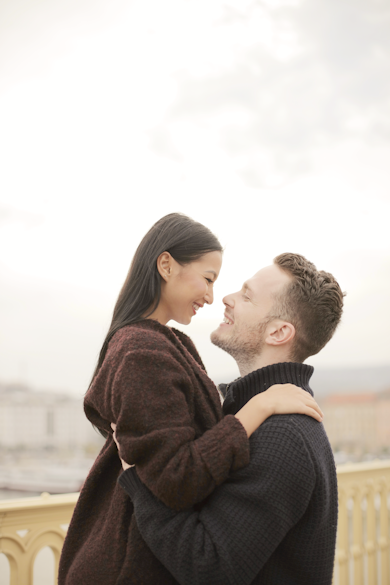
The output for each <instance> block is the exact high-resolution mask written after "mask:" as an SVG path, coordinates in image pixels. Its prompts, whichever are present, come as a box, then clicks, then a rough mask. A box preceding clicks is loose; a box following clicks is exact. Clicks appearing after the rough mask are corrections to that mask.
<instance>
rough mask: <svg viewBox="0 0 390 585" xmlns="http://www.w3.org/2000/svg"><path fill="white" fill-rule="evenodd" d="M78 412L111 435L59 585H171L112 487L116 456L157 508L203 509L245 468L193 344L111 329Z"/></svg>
mask: <svg viewBox="0 0 390 585" xmlns="http://www.w3.org/2000/svg"><path fill="white" fill-rule="evenodd" d="M85 413H86V415H87V417H88V419H89V420H90V421H91V422H92V423H93V424H94V425H96V426H97V427H99V428H101V429H104V430H106V431H108V432H109V433H110V436H109V438H108V439H107V441H106V443H105V445H104V446H103V448H102V450H101V452H100V454H99V455H98V457H97V459H96V461H95V463H94V465H93V467H92V469H91V471H90V473H89V475H88V477H87V479H86V481H85V484H84V486H83V489H82V491H81V493H80V497H79V501H78V503H77V505H76V508H75V511H74V514H73V517H72V521H71V523H70V526H69V530H68V534H67V537H66V539H65V543H64V547H63V551H62V556H61V560H60V570H59V581H58V583H59V585H81V584H82V585H89V584H91V585H100V584H101V585H132V584H139V585H148V584H150V585H158V584H161V585H163V584H164V585H169V584H171V583H172V584H174V583H176V581H175V580H174V578H173V577H172V576H171V574H170V573H169V572H168V571H167V569H166V568H165V567H164V566H163V565H162V564H161V563H160V561H159V560H158V559H157V558H156V557H155V556H154V554H153V553H152V552H151V551H150V549H149V548H148V546H147V545H146V543H145V542H144V540H143V539H142V537H141V535H140V532H139V530H138V527H137V524H136V521H135V517H134V516H133V506H132V503H131V500H130V498H129V497H128V496H127V494H126V493H125V492H124V491H123V490H122V488H121V487H120V486H119V484H118V483H117V479H118V477H119V475H120V473H121V471H122V468H121V463H120V461H119V458H118V453H117V449H116V446H115V443H114V441H113V439H112V435H111V427H110V423H111V422H114V423H116V425H117V438H118V442H119V444H120V455H121V457H122V458H123V459H124V460H125V461H127V462H128V463H134V464H135V465H136V467H137V472H138V474H139V477H140V478H141V480H142V482H143V483H144V484H145V485H146V486H147V487H148V488H149V489H150V491H151V492H152V493H153V494H154V495H155V496H156V497H157V498H158V499H159V500H161V501H162V502H164V504H166V505H167V506H169V507H171V508H173V509H175V510H184V509H186V508H189V507H191V506H193V505H194V504H197V503H199V502H202V501H203V500H204V499H205V498H206V497H207V496H208V495H209V494H210V493H211V492H212V491H213V490H214V488H215V487H216V486H217V485H219V484H221V483H222V482H223V481H224V480H225V479H226V478H227V477H228V475H229V472H230V471H234V470H237V469H239V468H242V467H244V466H245V465H247V464H248V463H249V441H248V438H247V435H246V432H245V430H244V428H243V426H242V425H241V423H240V422H239V421H238V419H236V418H235V417H234V416H233V415H228V416H226V417H224V418H223V413H222V408H221V403H220V398H219V395H218V391H217V389H216V387H215V386H214V384H213V383H212V382H211V380H210V379H209V378H208V377H207V375H206V372H205V369H204V366H203V364H202V361H201V359H200V357H199V355H198V353H197V351H196V349H195V346H194V345H193V343H192V342H191V340H190V339H189V338H188V337H187V336H186V335H184V334H183V333H181V332H179V331H176V330H174V329H171V328H169V327H166V326H164V325H161V324H159V323H158V322H157V321H154V320H143V321H140V322H138V323H136V324H134V325H129V326H127V327H124V328H122V329H121V330H120V331H118V332H117V333H116V334H115V335H114V337H113V338H112V340H111V341H110V343H109V346H108V350H107V354H106V357H105V359H104V362H103V364H102V366H101V368H100V370H99V373H98V375H97V376H96V377H95V380H94V382H93V384H92V385H91V387H90V389H89V390H88V392H87V394H86V397H85Z"/></svg>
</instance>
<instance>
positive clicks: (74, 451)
mask: <svg viewBox="0 0 390 585" xmlns="http://www.w3.org/2000/svg"><path fill="white" fill-rule="evenodd" d="M103 442H104V439H103V438H102V437H101V435H100V434H98V432H97V431H96V430H94V429H93V428H92V426H91V424H90V422H89V421H88V420H87V418H86V417H85V414H84V410H83V401H82V399H76V398H74V397H73V396H71V395H69V394H59V393H55V392H48V391H35V390H32V389H30V388H29V387H28V386H25V385H21V384H8V385H5V384H2V385H0V499H2V498H8V497H17V496H19V495H23V493H26V494H29V493H30V494H31V493H40V492H50V493H64V492H72V491H78V490H79V489H80V487H81V486H82V484H83V482H84V480H85V477H86V476H87V474H88V471H89V469H90V467H91V466H92V464H93V461H94V459H95V457H96V455H97V454H98V452H99V450H100V448H101V446H102V444H103ZM19 492H20V494H19Z"/></svg>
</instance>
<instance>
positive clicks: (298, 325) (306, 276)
mask: <svg viewBox="0 0 390 585" xmlns="http://www.w3.org/2000/svg"><path fill="white" fill-rule="evenodd" d="M343 296H344V295H343V293H342V292H341V289H340V287H339V285H338V283H337V281H336V280H335V279H334V277H333V276H332V275H331V274H329V273H327V272H324V271H318V270H317V269H316V267H315V266H314V264H312V263H311V262H309V261H308V260H306V258H304V257H303V256H300V255H299V254H288V253H287V254H281V255H279V256H277V257H276V258H275V259H274V263H273V265H271V266H267V267H266V268H263V269H262V270H260V271H259V272H257V273H256V274H255V275H254V276H253V277H252V278H250V279H249V280H247V281H246V282H245V283H244V285H243V287H242V289H241V291H239V292H236V293H233V294H231V295H227V296H226V297H225V298H224V299H223V302H224V304H225V306H226V311H225V323H221V325H220V326H219V327H218V329H217V330H216V331H214V332H213V333H212V334H211V341H212V342H213V343H214V344H215V345H217V346H218V347H220V348H221V349H224V350H225V351H227V352H228V353H230V354H231V355H232V356H233V357H234V358H235V359H236V361H237V363H238V365H239V366H242V368H241V367H240V370H241V369H242V370H243V371H244V372H246V371H247V370H248V367H250V364H252V365H253V364H254V363H256V364H259V360H260V359H261V364H260V365H257V367H262V366H263V365H268V364H271V363H277V362H280V361H296V362H303V361H304V360H305V359H307V358H308V357H309V356H311V355H314V354H316V353H318V352H319V351H320V350H321V349H322V348H323V347H324V346H325V345H326V344H327V342H328V341H329V340H330V339H331V337H332V335H333V333H334V332H335V330H336V327H337V325H338V323H339V322H340V319H341V314H342V310H343Z"/></svg>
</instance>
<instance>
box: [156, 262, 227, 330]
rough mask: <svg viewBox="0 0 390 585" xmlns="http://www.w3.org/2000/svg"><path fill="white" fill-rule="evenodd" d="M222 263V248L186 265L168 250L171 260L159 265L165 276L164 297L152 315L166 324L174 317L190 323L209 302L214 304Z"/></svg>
mask: <svg viewBox="0 0 390 585" xmlns="http://www.w3.org/2000/svg"><path fill="white" fill-rule="evenodd" d="M221 265H222V254H221V252H208V253H207V254H205V255H204V256H202V257H201V258H200V259H199V260H196V261H195V262H191V263H190V264H186V265H185V266H181V265H180V264H179V263H178V262H176V261H175V260H174V259H173V258H172V256H170V255H169V254H168V255H167V262H166V263H165V264H164V263H162V264H161V265H160V267H159V270H160V274H162V277H163V279H162V287H161V301H160V303H159V306H158V307H157V310H156V312H155V315H153V316H152V317H153V318H156V319H157V320H158V321H160V322H161V323H164V324H166V323H167V322H168V321H170V320H171V319H173V320H174V321H176V322H177V323H181V324H182V325H188V324H189V323H190V322H191V319H192V317H194V316H195V315H196V314H197V312H198V311H199V310H201V308H202V307H203V305H204V304H205V303H207V304H208V305H211V304H212V302H213V300H214V293H213V285H214V283H215V281H216V280H217V278H218V275H219V272H220V270H221ZM163 271H165V272H163Z"/></svg>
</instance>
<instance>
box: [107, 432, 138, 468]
mask: <svg viewBox="0 0 390 585" xmlns="http://www.w3.org/2000/svg"><path fill="white" fill-rule="evenodd" d="M111 428H112V430H113V431H114V432H113V433H112V437H113V439H114V441H115V445H116V448H117V449H118V457H119V459H121V458H120V455H119V443H118V441H117V440H116V425H115V424H114V423H111ZM121 463H122V467H123V469H124V470H126V469H129V467H134V465H129V464H128V463H126V461H124V460H123V459H121Z"/></svg>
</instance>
